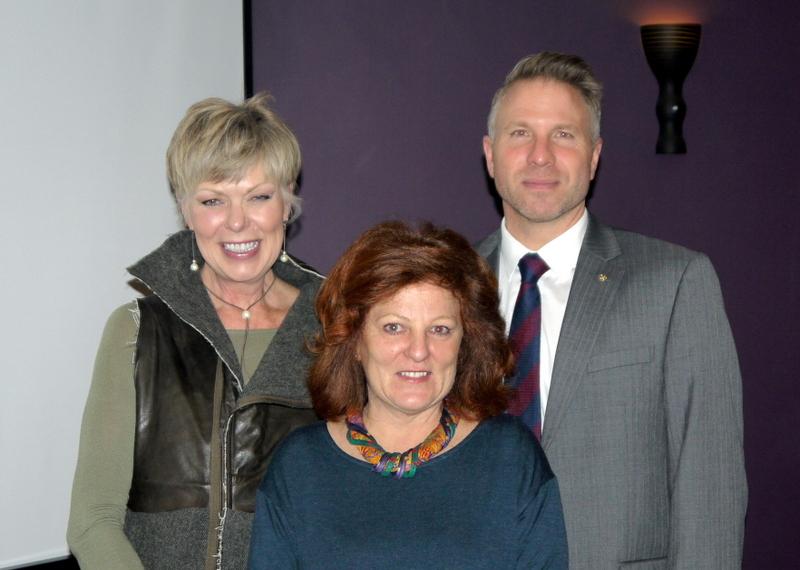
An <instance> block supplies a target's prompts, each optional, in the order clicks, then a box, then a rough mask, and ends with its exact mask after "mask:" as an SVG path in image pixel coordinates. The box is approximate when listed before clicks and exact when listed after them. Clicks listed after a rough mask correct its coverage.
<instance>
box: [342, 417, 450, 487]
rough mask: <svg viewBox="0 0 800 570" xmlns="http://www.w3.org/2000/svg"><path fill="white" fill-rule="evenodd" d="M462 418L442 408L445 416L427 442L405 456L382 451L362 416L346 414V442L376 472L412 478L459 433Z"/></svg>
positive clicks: (404, 453) (399, 477) (397, 477)
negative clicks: (420, 467) (353, 447)
mask: <svg viewBox="0 0 800 570" xmlns="http://www.w3.org/2000/svg"><path fill="white" fill-rule="evenodd" d="M458 420H459V417H458V416H457V415H455V414H451V413H450V412H449V411H447V408H442V417H441V418H440V419H439V424H438V425H437V426H436V427H435V428H434V430H433V431H432V432H431V433H430V435H429V436H428V437H426V438H425V441H423V442H422V443H420V444H419V445H417V446H416V447H412V448H411V449H409V450H408V451H405V452H403V453H398V452H394V453H389V452H388V451H386V450H385V449H383V448H382V447H381V446H380V444H379V443H378V442H377V441H375V438H374V437H372V436H371V435H370V433H369V432H368V431H367V428H366V427H365V426H364V419H363V418H362V417H361V414H359V413H355V412H353V413H349V414H347V419H346V422H347V441H349V442H350V443H352V444H353V445H355V446H356V447H357V448H358V450H359V451H360V452H361V455H362V456H363V457H364V459H366V460H367V461H368V462H369V463H372V464H373V465H374V466H375V467H373V468H372V470H373V471H375V472H376V473H380V474H381V475H383V476H384V477H388V476H389V475H391V474H392V473H394V478H395V479H402V478H403V477H406V478H408V477H413V476H414V474H415V473H416V472H417V467H418V466H419V465H421V464H423V463H425V462H426V461H429V460H430V459H431V458H433V457H434V456H436V455H437V454H438V453H440V452H441V451H442V450H443V449H444V448H446V447H447V444H449V443H450V440H451V439H453V436H454V435H455V434H456V427H457V426H458Z"/></svg>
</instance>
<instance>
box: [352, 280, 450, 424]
mask: <svg viewBox="0 0 800 570" xmlns="http://www.w3.org/2000/svg"><path fill="white" fill-rule="evenodd" d="M463 334H464V333H463V328H462V325H461V308H460V305H459V302H458V300H457V299H456V298H455V297H454V296H453V294H452V293H450V291H447V290H446V289H442V288H441V287H439V286H437V285H432V284H430V283H417V284H414V285H409V286H407V287H405V288H403V289H401V290H400V291H398V292H397V293H396V294H395V295H393V296H392V297H390V298H389V299H387V300H385V301H383V302H381V303H377V304H376V305H375V306H373V307H372V308H371V309H370V311H369V312H368V313H367V316H366V318H365V319H364V324H363V326H362V328H361V337H360V340H359V344H358V348H357V355H358V358H359V360H360V361H361V365H362V366H363V368H364V373H365V375H366V378H367V398H368V402H367V407H368V408H369V414H370V416H371V417H376V416H377V415H393V414H397V413H402V414H406V415H411V416H413V415H417V414H419V413H421V412H424V411H426V410H430V409H431V408H433V407H439V406H441V404H442V401H443V400H444V398H445V396H447V394H449V393H450V390H451V389H452V387H453V383H454V381H455V376H456V365H457V362H458V350H459V347H460V346H461V338H462V336H463Z"/></svg>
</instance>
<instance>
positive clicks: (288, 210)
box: [283, 182, 295, 225]
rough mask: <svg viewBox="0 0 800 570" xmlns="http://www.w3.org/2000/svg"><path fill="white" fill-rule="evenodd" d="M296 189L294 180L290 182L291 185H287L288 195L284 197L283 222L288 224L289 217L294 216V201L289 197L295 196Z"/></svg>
mask: <svg viewBox="0 0 800 570" xmlns="http://www.w3.org/2000/svg"><path fill="white" fill-rule="evenodd" d="M294 189H295V185H294V182H290V183H289V185H288V186H287V187H286V195H285V196H284V197H283V198H284V200H283V223H284V225H285V224H288V223H289V219H290V218H291V217H292V201H291V200H289V199H288V198H287V196H289V197H293V196H294Z"/></svg>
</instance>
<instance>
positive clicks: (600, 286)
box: [542, 217, 625, 451]
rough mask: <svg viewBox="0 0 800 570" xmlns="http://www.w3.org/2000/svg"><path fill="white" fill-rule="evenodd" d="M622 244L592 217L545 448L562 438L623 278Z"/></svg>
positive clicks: (561, 343) (567, 317)
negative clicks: (560, 434) (560, 432)
mask: <svg viewBox="0 0 800 570" xmlns="http://www.w3.org/2000/svg"><path fill="white" fill-rule="evenodd" d="M619 256H620V249H619V244H618V243H617V239H616V237H615V236H614V233H613V231H612V230H611V228H609V227H608V226H605V225H603V224H601V223H599V222H597V221H596V220H595V219H594V218H593V217H590V218H589V227H588V228H587V231H586V237H585V238H584V241H583V246H582V247H581V252H580V255H579V256H578V263H577V265H576V268H575V276H574V278H573V281H572V287H571V289H570V294H569V300H568V302H567V310H566V313H565V314H564V323H563V324H562V326H561V334H560V336H559V339H558V348H557V349H556V357H555V361H554V363H553V377H552V381H551V385H550V394H549V396H548V401H547V410H546V413H545V421H544V431H543V433H542V446H543V447H544V449H545V451H547V449H548V447H549V446H550V444H551V443H552V441H553V440H554V439H555V438H557V437H558V429H559V425H560V424H561V422H562V420H563V418H564V416H565V415H566V411H567V409H568V407H569V405H570V401H571V400H572V397H573V396H574V394H575V391H576V390H577V389H578V386H579V385H580V383H581V382H582V381H583V378H584V376H585V374H584V373H585V370H586V364H587V360H588V359H589V356H590V355H591V353H592V347H593V346H594V343H595V339H596V338H597V334H598V332H599V331H600V327H601V325H602V323H603V321H604V319H605V317H606V314H607V312H608V310H609V307H610V306H611V304H612V301H613V300H614V296H615V295H616V292H617V290H618V288H619V284H620V283H621V281H622V279H623V276H624V272H625V271H624V267H623V264H622V263H620V261H621V258H620V257H619Z"/></svg>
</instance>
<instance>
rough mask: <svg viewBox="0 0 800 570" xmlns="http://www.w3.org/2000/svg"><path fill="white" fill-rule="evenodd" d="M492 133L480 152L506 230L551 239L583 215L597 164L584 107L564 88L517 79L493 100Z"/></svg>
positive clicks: (555, 83)
mask: <svg viewBox="0 0 800 570" xmlns="http://www.w3.org/2000/svg"><path fill="white" fill-rule="evenodd" d="M494 126H495V128H494V139H493V140H492V139H490V138H489V137H484V139H483V151H484V154H485V155H486V166H487V168H488V170H489V174H490V175H491V177H492V178H494V182H495V186H496V187H497V192H498V193H499V194H500V197H501V198H502V200H503V213H504V214H505V217H506V224H507V227H508V229H509V231H510V232H511V233H512V234H513V235H514V236H515V237H517V238H518V239H522V237H523V236H525V235H528V234H530V233H531V232H533V231H538V232H539V233H540V234H542V233H545V234H552V235H549V239H552V238H554V237H557V236H558V235H560V234H561V233H563V232H564V231H566V230H567V229H568V228H569V227H571V226H572V225H573V224H574V223H575V222H576V221H577V220H578V219H579V218H580V216H581V215H582V214H583V209H584V207H585V200H586V194H587V192H588V191H589V183H590V182H591V180H592V178H594V174H595V170H596V169H597V161H598V160H599V158H600V148H601V146H602V141H600V140H599V139H598V140H597V141H596V142H594V143H593V142H592V136H591V120H590V112H589V107H588V106H587V105H586V103H585V102H584V100H583V98H582V97H581V95H580V93H579V92H578V90H577V89H575V88H574V87H572V86H571V85H568V84H566V83H562V82H560V81H554V80H548V79H528V80H521V81H518V82H516V83H514V84H512V85H511V87H510V88H509V89H508V90H507V91H506V94H505V97H504V98H503V99H502V100H501V101H500V106H499V108H498V111H497V115H496V117H495V125H494ZM540 230H541V231H540ZM539 245H543V244H539ZM537 247H538V246H537Z"/></svg>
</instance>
